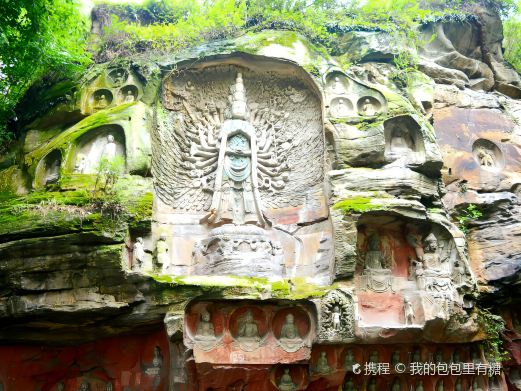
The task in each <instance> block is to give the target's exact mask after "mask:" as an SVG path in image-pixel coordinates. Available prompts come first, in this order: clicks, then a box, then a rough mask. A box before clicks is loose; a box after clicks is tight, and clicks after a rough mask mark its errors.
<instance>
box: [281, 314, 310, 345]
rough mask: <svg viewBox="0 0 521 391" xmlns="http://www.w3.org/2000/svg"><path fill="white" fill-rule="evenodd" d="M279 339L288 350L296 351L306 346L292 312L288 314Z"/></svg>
mask: <svg viewBox="0 0 521 391" xmlns="http://www.w3.org/2000/svg"><path fill="white" fill-rule="evenodd" d="M278 341H279V343H280V345H281V346H282V348H283V349H284V350H285V351H287V352H296V351H297V350H299V349H300V348H301V347H302V346H304V343H305V342H304V340H303V339H302V336H301V335H300V332H299V330H298V327H297V325H296V324H295V316H294V315H293V314H292V313H289V314H287V315H286V317H285V319H284V324H283V325H282V329H281V331H280V338H279V340H278Z"/></svg>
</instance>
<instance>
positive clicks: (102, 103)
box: [96, 94, 109, 109]
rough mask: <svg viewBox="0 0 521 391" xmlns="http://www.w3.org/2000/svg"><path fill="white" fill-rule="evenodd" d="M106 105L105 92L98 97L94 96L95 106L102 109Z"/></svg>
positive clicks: (107, 103)
mask: <svg viewBox="0 0 521 391" xmlns="http://www.w3.org/2000/svg"><path fill="white" fill-rule="evenodd" d="M108 105H109V102H108V101H107V98H106V97H105V94H101V95H100V96H99V97H97V98H96V108H98V109H104V108H105V107H107V106H108Z"/></svg>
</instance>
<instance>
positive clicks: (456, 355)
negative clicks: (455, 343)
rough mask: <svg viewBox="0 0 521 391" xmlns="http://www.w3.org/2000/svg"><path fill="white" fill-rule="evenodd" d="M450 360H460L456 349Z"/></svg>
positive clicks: (454, 361)
mask: <svg viewBox="0 0 521 391" xmlns="http://www.w3.org/2000/svg"><path fill="white" fill-rule="evenodd" d="M452 362H453V363H460V362H461V358H460V355H459V351H458V350H455V351H454V353H453V354H452Z"/></svg>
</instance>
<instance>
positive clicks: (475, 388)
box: [472, 378, 483, 391]
mask: <svg viewBox="0 0 521 391" xmlns="http://www.w3.org/2000/svg"><path fill="white" fill-rule="evenodd" d="M472 390H473V391H483V389H482V388H481V387H480V385H479V382H478V379H477V378H474V380H473V381H472Z"/></svg>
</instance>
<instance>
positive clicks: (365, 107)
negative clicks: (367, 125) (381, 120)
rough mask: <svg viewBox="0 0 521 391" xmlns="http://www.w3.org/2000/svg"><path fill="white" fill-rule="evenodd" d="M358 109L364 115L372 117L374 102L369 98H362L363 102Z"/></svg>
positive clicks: (374, 112) (374, 110) (374, 111)
mask: <svg viewBox="0 0 521 391" xmlns="http://www.w3.org/2000/svg"><path fill="white" fill-rule="evenodd" d="M360 111H361V113H360V114H361V115H363V116H366V117H372V116H374V115H376V109H375V107H374V104H373V103H372V102H371V99H369V98H366V99H364V103H362V110H360Z"/></svg>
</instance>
